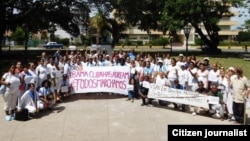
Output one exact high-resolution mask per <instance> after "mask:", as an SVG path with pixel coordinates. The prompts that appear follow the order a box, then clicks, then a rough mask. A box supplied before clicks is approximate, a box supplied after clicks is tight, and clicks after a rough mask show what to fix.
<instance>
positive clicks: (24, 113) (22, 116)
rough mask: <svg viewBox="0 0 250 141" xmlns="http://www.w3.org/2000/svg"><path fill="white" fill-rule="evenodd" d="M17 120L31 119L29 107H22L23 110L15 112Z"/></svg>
mask: <svg viewBox="0 0 250 141" xmlns="http://www.w3.org/2000/svg"><path fill="white" fill-rule="evenodd" d="M15 120H18V121H27V120H29V111H28V109H22V111H21V112H16V113H15Z"/></svg>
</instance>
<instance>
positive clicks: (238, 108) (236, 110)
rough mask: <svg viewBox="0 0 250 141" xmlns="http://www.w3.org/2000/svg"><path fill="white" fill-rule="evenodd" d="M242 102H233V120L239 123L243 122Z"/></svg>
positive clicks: (243, 108)
mask: <svg viewBox="0 0 250 141" xmlns="http://www.w3.org/2000/svg"><path fill="white" fill-rule="evenodd" d="M244 110H245V107H244V103H236V102H233V114H234V117H235V120H236V121H237V122H239V123H243V122H244Z"/></svg>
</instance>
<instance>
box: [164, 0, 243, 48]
mask: <svg viewBox="0 0 250 141" xmlns="http://www.w3.org/2000/svg"><path fill="white" fill-rule="evenodd" d="M240 3H241V0H233V1H231V3H230V2H229V1H227V0H221V1H212V0H196V1H193V0H185V1H181V0H177V1H176V0H168V1H166V3H165V8H164V9H165V10H164V13H163V21H164V22H166V23H169V24H168V25H167V27H166V28H167V29H182V28H183V27H184V26H185V25H186V24H188V23H190V24H191V25H192V26H193V27H194V28H195V31H196V32H197V33H198V34H199V36H200V38H201V40H202V41H203V42H204V43H205V44H206V45H208V46H209V47H210V48H211V50H213V51H216V50H217V46H218V44H219V31H220V28H219V26H218V22H219V21H220V19H221V18H222V17H225V16H228V17H231V16H233V14H232V13H231V11H230V7H231V4H232V5H235V4H240ZM200 25H203V26H204V30H205V32H203V30H202V29H201V26H200ZM205 33H207V35H206V34H205Z"/></svg>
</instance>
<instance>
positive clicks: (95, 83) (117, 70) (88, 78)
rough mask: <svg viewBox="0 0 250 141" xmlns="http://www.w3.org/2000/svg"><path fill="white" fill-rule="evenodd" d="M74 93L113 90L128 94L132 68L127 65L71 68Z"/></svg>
mask: <svg viewBox="0 0 250 141" xmlns="http://www.w3.org/2000/svg"><path fill="white" fill-rule="evenodd" d="M69 78H70V79H69V84H70V86H71V87H72V93H89V92H111V93H119V94H125V95H127V94H128V81H129V78H130V68H129V67H127V66H111V67H108V66H103V67H102V66H97V67H84V68H83V69H81V70H71V72H70V76H69Z"/></svg>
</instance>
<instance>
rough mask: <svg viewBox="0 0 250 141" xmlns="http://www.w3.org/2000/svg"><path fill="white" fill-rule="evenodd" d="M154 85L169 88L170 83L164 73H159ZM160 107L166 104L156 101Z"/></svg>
mask: <svg viewBox="0 0 250 141" xmlns="http://www.w3.org/2000/svg"><path fill="white" fill-rule="evenodd" d="M155 84H157V85H160V86H167V87H170V86H171V83H170V81H169V80H168V79H167V78H166V77H165V74H164V72H159V74H158V75H157V76H156V79H155ZM158 102H159V104H160V105H161V106H166V105H167V102H166V101H163V100H159V101H158Z"/></svg>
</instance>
